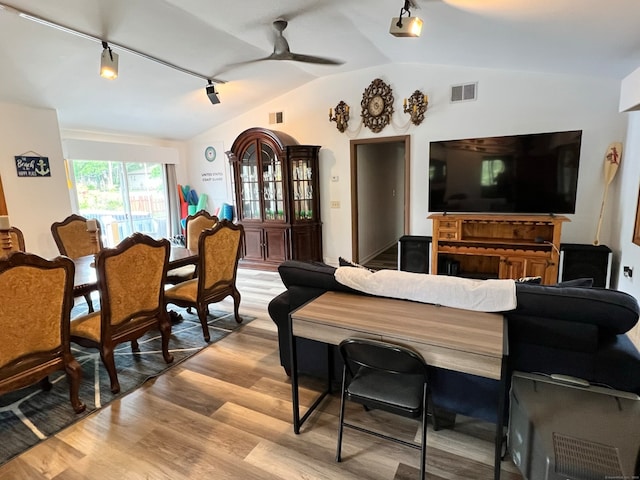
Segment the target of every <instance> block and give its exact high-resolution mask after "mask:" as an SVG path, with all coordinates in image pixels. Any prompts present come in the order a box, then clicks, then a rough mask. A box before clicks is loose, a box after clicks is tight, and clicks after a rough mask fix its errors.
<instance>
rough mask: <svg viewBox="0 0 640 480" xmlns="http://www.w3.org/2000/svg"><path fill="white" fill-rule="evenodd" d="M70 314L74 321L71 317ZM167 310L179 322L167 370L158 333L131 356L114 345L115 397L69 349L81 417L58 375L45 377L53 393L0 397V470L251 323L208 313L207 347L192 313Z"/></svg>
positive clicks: (93, 355) (95, 370) (96, 363)
mask: <svg viewBox="0 0 640 480" xmlns="http://www.w3.org/2000/svg"><path fill="white" fill-rule="evenodd" d="M76 308H77V307H76ZM76 308H74V316H75V314H77V312H76ZM81 308H82V307H81ZM172 308H173V305H172ZM173 309H174V311H176V312H177V313H179V314H180V315H181V317H182V320H181V321H179V322H177V323H174V324H173V326H172V329H171V340H170V341H169V349H170V351H171V353H172V354H173V357H174V360H173V363H170V364H167V363H165V361H164V359H163V358H162V351H161V340H160V333H159V332H149V333H148V334H146V335H144V336H143V337H141V338H140V340H139V341H138V343H139V345H140V352H137V353H134V352H132V351H131V344H130V343H129V342H126V343H123V344H121V345H118V347H117V348H116V350H115V357H116V368H117V371H118V380H119V382H120V388H121V390H120V393H118V394H115V395H114V394H112V393H111V390H110V383H109V375H108V373H107V370H106V369H105V368H104V366H103V364H102V361H101V360H100V354H99V353H98V351H97V350H95V349H85V348H83V347H79V346H77V345H75V344H72V353H73V355H74V356H75V358H76V360H78V362H79V363H80V365H81V366H82V382H81V385H80V400H81V401H82V402H83V403H84V404H85V405H86V406H87V409H86V411H85V412H83V413H80V414H76V413H75V412H74V411H73V408H72V407H71V402H70V401H69V385H68V383H67V379H66V375H65V374H64V373H63V372H56V373H55V374H52V375H50V376H49V379H50V380H51V382H52V383H53V388H52V389H51V390H50V391H48V392H45V391H43V390H42V389H41V388H39V386H38V385H34V386H31V387H28V388H24V389H22V390H18V391H16V392H11V393H7V394H5V395H1V396H0V438H1V439H2V441H1V442H0V465H2V464H3V463H6V462H7V461H9V460H10V459H11V458H13V457H15V456H16V455H19V454H20V453H22V452H23V451H25V450H26V449H28V448H30V447H32V446H34V445H36V444H37V443H39V442H41V441H43V440H45V439H46V438H48V437H50V436H52V435H55V434H56V433H57V432H59V431H60V430H62V429H63V428H65V427H67V426H69V425H71V424H73V423H75V422H77V421H78V420H80V419H82V418H84V417H86V416H87V415H89V414H90V413H92V412H94V411H96V410H98V409H100V408H103V407H105V406H106V405H108V404H109V403H111V402H112V401H113V400H115V399H116V398H119V397H121V396H122V395H125V394H127V393H128V392H131V391H132V390H134V389H136V388H138V387H140V386H141V385H142V384H143V383H144V382H146V381H147V380H149V379H151V378H154V377H157V376H159V375H161V374H162V373H164V372H166V371H167V370H169V369H170V368H173V367H175V366H176V365H178V364H180V363H181V362H183V361H184V360H186V359H187V358H189V357H191V356H193V355H194V354H196V353H197V352H199V351H200V350H202V349H203V348H205V347H207V346H208V345H210V344H212V343H214V342H217V341H218V340H220V339H222V338H224V337H226V336H227V335H229V334H230V333H232V332H233V331H234V330H237V329H238V328H241V327H242V326H243V325H246V324H247V323H249V322H250V321H251V320H253V318H252V317H248V316H246V315H242V318H243V321H242V323H240V324H238V323H237V322H236V321H235V318H234V316H233V313H227V312H222V311H213V310H210V315H209V322H208V323H209V331H210V334H211V341H210V343H209V344H207V343H206V342H205V341H204V338H203V335H202V327H201V325H200V321H199V320H198V317H197V315H196V314H195V311H194V313H193V314H190V313H188V312H187V311H186V309H180V308H177V307H176V308H173Z"/></svg>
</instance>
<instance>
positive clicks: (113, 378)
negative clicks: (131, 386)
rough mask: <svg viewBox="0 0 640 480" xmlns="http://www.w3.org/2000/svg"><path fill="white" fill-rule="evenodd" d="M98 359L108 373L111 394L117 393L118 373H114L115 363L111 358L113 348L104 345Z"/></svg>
mask: <svg viewBox="0 0 640 480" xmlns="http://www.w3.org/2000/svg"><path fill="white" fill-rule="evenodd" d="M100 357H101V358H102V363H104V366H105V368H106V369H107V372H108V373H109V380H110V382H111V393H119V392H120V382H118V372H116V361H115V358H114V356H113V347H111V346H106V345H105V346H104V347H103V348H102V350H101V351H100Z"/></svg>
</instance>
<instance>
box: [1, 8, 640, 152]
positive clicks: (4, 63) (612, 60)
mask: <svg viewBox="0 0 640 480" xmlns="http://www.w3.org/2000/svg"><path fill="white" fill-rule="evenodd" d="M0 2H2V3H3V4H5V5H9V6H11V7H14V8H15V9H18V10H21V11H26V12H28V13H31V14H34V15H36V16H39V17H42V18H45V19H48V20H50V21H53V22H55V23H58V24H62V25H65V26H67V27H70V28H73V29H76V30H80V31H83V32H85V33H88V34H90V35H93V36H96V37H100V38H102V39H104V40H106V41H110V42H114V43H117V44H120V45H124V46H127V47H129V48H131V49H134V50H138V51H141V52H144V53H146V54H148V55H151V56H154V57H157V58H159V59H162V60H164V61H167V62H170V63H173V64H175V65H178V66H180V67H183V68H185V69H188V70H192V71H195V72H197V73H199V74H202V75H204V76H207V77H208V76H211V77H216V78H220V79H223V80H225V81H226V82H227V83H225V84H221V85H218V86H217V90H218V92H219V97H220V99H221V103H220V104H218V105H211V103H210V102H209V100H208V99H207V97H206V95H205V93H204V86H205V83H206V82H205V81H204V80H202V79H200V78H197V77H194V76H191V75H188V74H185V73H183V72H179V71H176V70H174V69H171V68H168V67H166V66H163V65H160V64H158V63H155V62H153V61H150V60H148V59H145V58H141V57H138V56H136V55H133V54H130V53H127V52H123V51H118V49H117V48H115V47H114V51H115V52H116V53H119V55H120V59H119V63H120V68H119V70H120V76H119V77H118V79H116V80H115V81H109V80H105V79H103V78H101V77H100V76H99V75H98V68H99V57H100V53H101V51H102V47H101V46H100V44H98V43H95V42H92V41H90V40H87V39H85V38H80V37H77V36H74V35H71V34H69V33H66V32H62V31H59V30H56V29H53V28H50V27H47V26H44V25H41V24H38V23H34V22H32V21H29V20H26V19H24V18H21V17H19V16H18V15H16V14H15V12H11V11H9V10H6V9H5V10H2V9H0V65H1V68H2V72H1V76H2V79H1V80H0V102H9V103H19V104H24V105H30V106H37V107H46V108H55V109H56V110H57V111H58V117H59V121H60V126H61V128H66V129H82V130H92V131H103V132H120V133H128V134H140V135H148V136H153V137H158V138H167V139H188V138H190V137H192V136H194V135H197V134H198V133H201V132H203V131H204V130H206V129H208V128H211V127H214V126H216V125H217V124H219V123H221V122H224V121H225V120H227V119H229V118H230V117H233V116H236V115H238V114H241V113H243V112H244V111H246V110H248V109H250V108H252V107H254V106H255V105H257V104H259V103H261V102H263V101H264V100H265V99H271V98H274V97H276V96H278V95H281V94H283V93H285V92H287V91H289V90H291V89H293V88H296V87H298V86H300V85H302V84H304V83H306V82H309V81H312V80H314V79H315V78H318V77H322V76H326V75H333V74H336V73H342V72H348V71H353V70H358V69H361V68H367V67H372V66H375V65H381V64H386V63H391V62H400V63H402V62H418V63H430V64H453V65H467V66H475V67H488V68H506V69H515V70H525V71H540V72H557V73H568V74H581V75H582V74H584V75H595V76H605V77H612V78H616V79H622V78H624V77H625V76H626V75H627V74H629V73H631V72H632V71H633V70H635V69H636V68H637V67H639V66H640V33H639V32H640V28H639V27H640V26H639V25H638V22H639V19H640V1H639V0H606V1H605V0H417V2H418V5H419V7H420V8H419V9H418V10H416V9H414V10H413V11H412V13H413V14H414V15H417V16H420V17H421V18H422V19H423V20H424V28H423V34H422V36H421V37H420V38H396V37H393V36H391V35H390V34H389V33H388V30H389V25H390V23H391V17H393V16H398V14H399V11H400V8H401V7H402V5H403V0H316V1H314V0H286V1H285V0H242V1H223V0H48V1H46V2H45V1H42V0H7V1H6V2H5V0H0ZM278 18H284V19H286V20H288V21H289V26H288V28H287V29H286V30H285V37H286V38H287V40H288V41H289V44H290V46H291V50H292V51H293V52H295V53H304V54H309V55H317V56H325V57H331V58H338V59H340V60H343V61H344V64H343V65H341V66H326V65H311V64H302V63H297V62H290V61H264V62H258V63H250V64H247V65H242V66H236V67H230V66H229V65H230V64H233V63H236V62H243V61H247V60H252V59H256V58H261V57H265V56H267V55H269V54H270V53H271V51H272V49H273V46H272V45H273V44H272V34H273V29H272V25H271V24H272V22H273V20H275V19H278Z"/></svg>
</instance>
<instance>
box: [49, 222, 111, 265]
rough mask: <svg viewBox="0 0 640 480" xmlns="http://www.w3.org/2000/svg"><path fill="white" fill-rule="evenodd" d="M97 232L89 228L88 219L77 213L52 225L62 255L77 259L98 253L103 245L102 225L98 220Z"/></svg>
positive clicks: (52, 232)
mask: <svg viewBox="0 0 640 480" xmlns="http://www.w3.org/2000/svg"><path fill="white" fill-rule="evenodd" d="M96 225H97V228H98V230H97V232H96V233H93V232H89V231H88V230H87V219H86V218H85V217H82V216H80V215H76V214H75V213H74V214H72V215H69V216H68V217H67V218H65V219H64V220H63V221H62V222H54V223H53V224H52V225H51V234H52V235H53V239H54V240H55V242H56V245H57V246H58V250H59V251H60V253H61V254H62V255H66V256H67V257H69V258H72V259H75V258H78V257H84V256H85V255H91V254H94V253H98V252H99V251H100V250H101V249H102V247H103V245H102V227H101V225H100V222H99V221H98V220H96Z"/></svg>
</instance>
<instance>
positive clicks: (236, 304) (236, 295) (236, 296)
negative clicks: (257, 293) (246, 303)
mask: <svg viewBox="0 0 640 480" xmlns="http://www.w3.org/2000/svg"><path fill="white" fill-rule="evenodd" d="M231 295H232V297H233V314H234V315H235V316H236V323H242V317H241V316H240V292H239V291H238V289H237V288H234V289H233V293H232V294H231Z"/></svg>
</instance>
